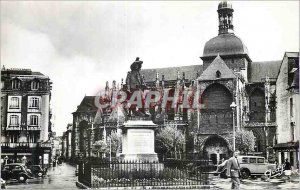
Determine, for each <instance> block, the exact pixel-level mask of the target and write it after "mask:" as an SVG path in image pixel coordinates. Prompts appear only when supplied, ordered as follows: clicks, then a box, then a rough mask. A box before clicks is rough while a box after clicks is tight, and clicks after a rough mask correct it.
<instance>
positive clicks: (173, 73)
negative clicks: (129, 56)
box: [141, 65, 203, 82]
mask: <svg viewBox="0 0 300 190" xmlns="http://www.w3.org/2000/svg"><path fill="white" fill-rule="evenodd" d="M178 71H179V73H180V78H182V73H183V72H184V73H185V79H189V80H192V79H196V78H197V72H198V75H200V74H201V73H202V72H203V66H202V65H190V66H181V67H165V68H154V69H142V70H141V75H144V78H145V82H153V81H155V80H156V73H157V72H158V73H159V80H160V81H161V79H162V75H164V76H165V81H168V80H177V72H178Z"/></svg>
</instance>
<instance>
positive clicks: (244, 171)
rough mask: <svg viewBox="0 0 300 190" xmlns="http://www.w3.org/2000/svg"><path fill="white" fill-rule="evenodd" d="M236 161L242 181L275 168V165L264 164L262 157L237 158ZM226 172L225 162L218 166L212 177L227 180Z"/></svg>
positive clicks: (264, 160)
mask: <svg viewBox="0 0 300 190" xmlns="http://www.w3.org/2000/svg"><path fill="white" fill-rule="evenodd" d="M237 159H238V161H239V164H240V169H241V170H240V171H241V178H243V179H247V178H249V177H250V176H252V177H256V176H262V175H264V174H265V172H266V171H267V170H274V169H275V168H276V165H275V164H270V163H268V162H266V159H265V158H264V157H262V156H238V158H237ZM226 172H227V160H225V161H224V162H223V163H222V164H220V165H218V168H217V170H216V171H215V172H214V175H216V176H217V175H220V177H222V178H227V176H226Z"/></svg>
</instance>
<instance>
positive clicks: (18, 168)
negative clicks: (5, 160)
mask: <svg viewBox="0 0 300 190" xmlns="http://www.w3.org/2000/svg"><path fill="white" fill-rule="evenodd" d="M13 169H14V170H21V169H22V168H21V166H14V167H13Z"/></svg>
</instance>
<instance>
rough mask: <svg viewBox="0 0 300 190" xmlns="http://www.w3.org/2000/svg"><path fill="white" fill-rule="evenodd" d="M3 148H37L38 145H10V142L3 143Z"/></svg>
mask: <svg viewBox="0 0 300 190" xmlns="http://www.w3.org/2000/svg"><path fill="white" fill-rule="evenodd" d="M1 146H2V147H7V148H20V147H24V148H35V147H37V143H28V142H18V143H10V142H2V143H1Z"/></svg>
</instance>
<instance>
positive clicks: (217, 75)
mask: <svg viewBox="0 0 300 190" xmlns="http://www.w3.org/2000/svg"><path fill="white" fill-rule="evenodd" d="M216 77H217V78H220V77H221V72H220V71H219V70H217V72H216Z"/></svg>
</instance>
